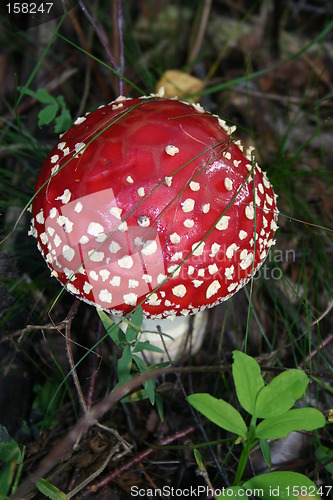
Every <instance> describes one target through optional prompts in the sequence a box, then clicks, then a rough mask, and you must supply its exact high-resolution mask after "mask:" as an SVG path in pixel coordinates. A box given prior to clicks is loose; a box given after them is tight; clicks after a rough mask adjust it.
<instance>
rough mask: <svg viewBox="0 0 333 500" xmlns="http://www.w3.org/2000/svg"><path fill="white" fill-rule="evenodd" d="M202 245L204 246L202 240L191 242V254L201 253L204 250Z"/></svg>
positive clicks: (197, 254)
mask: <svg viewBox="0 0 333 500" xmlns="http://www.w3.org/2000/svg"><path fill="white" fill-rule="evenodd" d="M204 247H205V242H204V241H201V242H199V241H198V242H197V243H193V244H192V255H195V256H199V255H202V254H203V251H204Z"/></svg>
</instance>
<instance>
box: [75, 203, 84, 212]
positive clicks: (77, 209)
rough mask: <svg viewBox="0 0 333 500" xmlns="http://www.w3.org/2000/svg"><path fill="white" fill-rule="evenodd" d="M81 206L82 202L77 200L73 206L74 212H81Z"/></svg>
mask: <svg viewBox="0 0 333 500" xmlns="http://www.w3.org/2000/svg"><path fill="white" fill-rule="evenodd" d="M82 208H83V205H82V203H81V202H80V201H78V202H77V203H76V205H75V207H74V212H76V213H78V214H79V213H80V212H82Z"/></svg>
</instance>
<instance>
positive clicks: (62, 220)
mask: <svg viewBox="0 0 333 500" xmlns="http://www.w3.org/2000/svg"><path fill="white" fill-rule="evenodd" d="M57 224H59V226H61V227H63V228H64V230H65V231H66V233H71V232H72V231H73V222H72V221H70V220H69V218H68V217H65V216H64V215H59V217H58V218H57Z"/></svg>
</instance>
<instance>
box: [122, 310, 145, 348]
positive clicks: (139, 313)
mask: <svg viewBox="0 0 333 500" xmlns="http://www.w3.org/2000/svg"><path fill="white" fill-rule="evenodd" d="M142 320H143V310H142V307H137V308H136V309H135V311H134V312H133V314H132V315H131V318H130V322H131V323H132V324H133V326H132V325H131V324H128V326H127V329H126V339H127V342H133V340H135V339H136V338H137V336H138V334H139V331H140V329H141V326H142Z"/></svg>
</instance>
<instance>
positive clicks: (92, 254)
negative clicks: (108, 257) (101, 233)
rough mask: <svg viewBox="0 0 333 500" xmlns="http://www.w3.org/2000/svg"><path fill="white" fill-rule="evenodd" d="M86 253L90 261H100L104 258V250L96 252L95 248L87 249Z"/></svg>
mask: <svg viewBox="0 0 333 500" xmlns="http://www.w3.org/2000/svg"><path fill="white" fill-rule="evenodd" d="M88 255H89V259H90V260H91V261H92V262H102V260H103V259H104V252H98V251H97V250H89V252H88Z"/></svg>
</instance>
